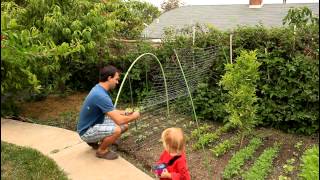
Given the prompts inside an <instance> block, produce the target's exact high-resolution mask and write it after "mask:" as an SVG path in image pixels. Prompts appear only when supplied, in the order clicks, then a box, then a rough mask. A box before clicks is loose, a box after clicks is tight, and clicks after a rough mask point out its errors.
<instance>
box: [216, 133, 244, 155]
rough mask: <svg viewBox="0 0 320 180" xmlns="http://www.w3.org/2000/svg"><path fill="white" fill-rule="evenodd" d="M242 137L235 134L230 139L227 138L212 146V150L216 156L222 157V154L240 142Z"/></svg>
mask: <svg viewBox="0 0 320 180" xmlns="http://www.w3.org/2000/svg"><path fill="white" fill-rule="evenodd" d="M240 139H241V138H240V136H239V135H236V136H233V137H231V138H230V139H226V140H224V141H223V142H221V143H219V144H217V145H216V146H215V147H213V148H211V149H210V151H212V153H213V155H214V156H216V157H220V156H221V155H223V154H225V153H226V152H227V151H229V150H230V149H231V148H233V147H234V146H236V145H237V144H239V142H240Z"/></svg>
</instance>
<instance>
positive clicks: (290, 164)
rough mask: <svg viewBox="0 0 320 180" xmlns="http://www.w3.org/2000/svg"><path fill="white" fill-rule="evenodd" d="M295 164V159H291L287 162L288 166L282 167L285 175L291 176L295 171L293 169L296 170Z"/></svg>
mask: <svg viewBox="0 0 320 180" xmlns="http://www.w3.org/2000/svg"><path fill="white" fill-rule="evenodd" d="M294 162H295V159H294V158H291V159H288V160H287V161H286V164H285V165H283V166H282V167H283V170H284V173H285V174H289V173H291V172H292V171H293V169H294V165H293V163H294Z"/></svg>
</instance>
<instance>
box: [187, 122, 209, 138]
mask: <svg viewBox="0 0 320 180" xmlns="http://www.w3.org/2000/svg"><path fill="white" fill-rule="evenodd" d="M210 128H211V126H209V125H208V124H204V125H202V126H200V127H199V128H196V129H194V130H193V131H191V138H194V139H198V138H200V137H201V135H203V134H205V133H207V132H208V131H209V130H210Z"/></svg>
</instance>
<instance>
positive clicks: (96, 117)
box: [77, 84, 114, 136]
mask: <svg viewBox="0 0 320 180" xmlns="http://www.w3.org/2000/svg"><path fill="white" fill-rule="evenodd" d="M113 110H114V106H113V103H112V100H111V97H110V95H109V93H108V91H107V90H105V89H104V88H103V87H102V86H101V85H100V84H96V85H95V86H94V87H93V88H92V89H91V91H90V93H89V94H88V96H87V97H86V99H85V100H84V103H83V105H82V108H81V111H80V117H79V122H78V126H77V131H78V133H79V134H80V136H82V135H83V134H84V133H85V132H86V131H87V130H88V129H89V128H90V127H92V126H94V125H95V124H102V123H103V121H104V118H105V113H106V112H110V111H113Z"/></svg>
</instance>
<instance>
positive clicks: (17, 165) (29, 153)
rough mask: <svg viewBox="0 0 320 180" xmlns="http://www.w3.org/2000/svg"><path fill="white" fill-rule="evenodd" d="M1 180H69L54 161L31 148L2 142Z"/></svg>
mask: <svg viewBox="0 0 320 180" xmlns="http://www.w3.org/2000/svg"><path fill="white" fill-rule="evenodd" d="M1 179H61V180H62V179H68V178H67V176H66V174H65V173H64V172H63V171H62V170H61V169H60V168H59V167H58V166H57V164H56V163H55V162H54V160H52V159H50V158H48V157H46V156H44V155H43V154H41V153H40V152H39V151H36V150H34V149H31V148H25V147H20V146H16V145H14V144H10V143H6V142H3V141H1Z"/></svg>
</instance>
